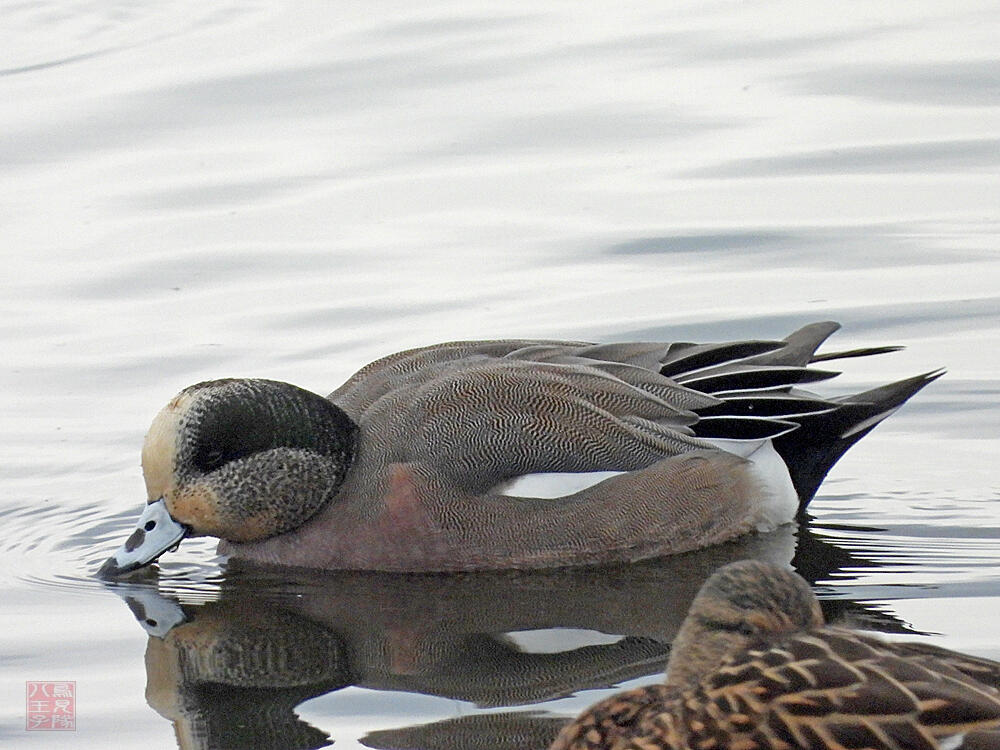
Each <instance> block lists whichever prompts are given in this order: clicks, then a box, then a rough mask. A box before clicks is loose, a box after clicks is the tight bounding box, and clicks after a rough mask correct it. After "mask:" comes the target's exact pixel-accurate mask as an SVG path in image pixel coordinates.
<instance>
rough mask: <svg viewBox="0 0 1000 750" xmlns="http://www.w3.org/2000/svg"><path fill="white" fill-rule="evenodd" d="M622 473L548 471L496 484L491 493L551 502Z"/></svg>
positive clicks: (622, 472)
mask: <svg viewBox="0 0 1000 750" xmlns="http://www.w3.org/2000/svg"><path fill="white" fill-rule="evenodd" d="M624 473H625V472H624V471H584V472H574V471H549V472H542V473H539V474H524V475H523V476H519V477H514V479H510V480H508V481H507V482H504V483H503V484H498V485H497V486H496V487H494V488H493V490H492V492H495V493H499V494H501V495H507V496H508V497H540V498H544V499H547V500H551V499H553V498H556V497H565V496H566V495H572V494H573V493H575V492H579V491H580V490H585V489H587V488H588V487H593V486H594V485H595V484H597V483H598V482H603V481H604V480H605V479H608V478H609V477H614V476H618V475H619V474H624Z"/></svg>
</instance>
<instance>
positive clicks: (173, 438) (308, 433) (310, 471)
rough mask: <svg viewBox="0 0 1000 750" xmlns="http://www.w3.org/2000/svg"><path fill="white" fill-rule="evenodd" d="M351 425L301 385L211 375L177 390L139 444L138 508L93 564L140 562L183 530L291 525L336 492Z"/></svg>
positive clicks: (246, 534) (244, 530)
mask: <svg viewBox="0 0 1000 750" xmlns="http://www.w3.org/2000/svg"><path fill="white" fill-rule="evenodd" d="M356 432H357V425H355V424H354V422H353V421H351V419H350V417H348V416H347V415H346V414H345V413H344V412H343V411H342V410H341V409H339V408H338V407H337V406H335V405H334V404H332V403H331V402H329V401H327V400H326V399H325V398H323V397H321V396H318V395H316V394H315V393H311V392H309V391H306V390H303V389H301V388H297V387H296V386H293V385H289V384H288V383H281V382H278V381H273V380H243V379H239V380H237V379H232V380H212V381H208V382H205V383H198V384H197V385H193V386H190V387H189V388H185V389H184V390H183V391H181V392H180V393H179V394H178V395H177V396H175V397H174V398H173V399H172V400H171V401H170V403H168V404H167V405H166V406H165V407H164V408H163V410H162V411H160V413H159V414H157V415H156V418H155V419H154V420H153V424H152V426H151V427H150V428H149V433H148V434H147V435H146V441H145V443H144V444H143V447H142V474H143V478H144V479H145V481H146V493H147V498H148V499H147V503H148V504H147V505H146V508H145V510H144V511H143V513H142V515H141V516H140V518H139V523H138V525H137V527H136V529H135V531H134V532H133V533H132V535H131V536H130V537H129V538H128V539H127V540H126V541H125V543H124V544H123V545H122V546H121V547H120V548H119V549H118V551H117V552H116V553H115V554H114V555H113V556H112V557H110V558H109V559H108V561H107V562H105V563H104V565H103V566H102V567H101V569H100V571H99V575H101V576H105V577H107V576H113V575H116V574H118V573H124V572H127V571H130V570H135V569H137V568H141V567H142V566H144V565H148V564H149V563H151V562H153V560H155V559H156V558H157V557H159V556H160V555H161V554H163V552H165V551H166V550H168V549H171V548H173V547H175V546H176V545H177V544H179V543H180V541H181V540H182V539H183V538H184V537H185V536H215V537H219V538H221V539H227V540H229V541H232V542H248V541H253V540H257V539H265V538H267V537H270V536H275V535H277V534H282V533H284V532H286V531H290V530H292V529H295V528H297V527H299V526H300V525H301V524H303V523H304V522H305V521H307V520H308V519H309V518H310V517H312V516H313V515H314V514H315V513H316V512H317V511H318V510H319V509H320V508H322V507H323V506H324V505H325V504H326V503H327V502H329V501H330V499H331V498H332V497H333V496H334V495H335V494H336V492H337V489H338V488H339V487H340V485H341V483H342V482H343V481H344V477H345V475H346V473H347V470H348V468H349V467H350V463H351V459H352V457H353V455H354V444H355V435H356Z"/></svg>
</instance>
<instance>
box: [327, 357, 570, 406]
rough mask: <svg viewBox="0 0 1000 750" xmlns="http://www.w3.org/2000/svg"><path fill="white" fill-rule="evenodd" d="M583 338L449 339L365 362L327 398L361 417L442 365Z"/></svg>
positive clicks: (433, 373) (434, 375)
mask: <svg viewBox="0 0 1000 750" xmlns="http://www.w3.org/2000/svg"><path fill="white" fill-rule="evenodd" d="M587 345H588V344H586V343H583V342H577V343H574V342H560V341H536V340H532V339H504V340H497V341H449V342H447V343H444V344H434V345H432V346H423V347H419V348H417V349H407V350H405V351H402V352H397V353H395V354H390V355H388V356H387V357H382V358H381V359H377V360H375V361H374V362H372V363H370V364H368V365H365V366H364V367H362V368H361V369H360V370H358V371H357V372H356V373H354V375H352V376H351V377H350V378H349V379H348V380H347V382H346V383H344V384H343V385H342V386H340V387H339V388H338V389H337V390H335V391H334V392H333V393H331V394H330V395H329V396H328V397H327V398H329V399H330V400H331V401H333V402H334V403H336V404H337V405H338V406H340V408H342V409H343V410H344V411H346V412H347V413H348V414H350V415H351V416H352V417H354V418H355V419H357V418H358V417H359V415H361V414H363V413H364V411H365V410H366V409H367V408H368V407H370V406H371V405H372V404H373V403H375V402H376V401H377V400H378V399H380V398H382V397H383V396H384V395H386V394H387V393H391V392H392V391H394V390H396V389H398V388H400V387H404V386H409V385H412V384H414V383H419V382H422V381H424V380H427V379H433V378H435V377H437V375H438V373H439V371H440V366H441V365H446V364H448V363H459V365H460V364H461V362H462V361H463V360H471V361H476V360H479V359H482V358H484V357H490V358H494V357H503V356H504V355H506V354H509V353H510V352H513V351H516V350H518V349H524V348H526V347H527V348H531V347H535V346H546V347H548V346H557V347H564V348H567V349H574V348H579V347H582V346H587Z"/></svg>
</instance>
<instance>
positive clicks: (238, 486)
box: [100, 323, 941, 576]
mask: <svg viewBox="0 0 1000 750" xmlns="http://www.w3.org/2000/svg"><path fill="white" fill-rule="evenodd" d="M837 328H839V326H838V324H836V323H814V324H812V325H808V326H806V327H804V328H802V329H800V330H798V331H796V332H795V333H792V334H791V335H790V336H788V337H787V338H786V339H784V340H782V341H734V342H727V343H715V344H692V343H673V344H662V343H617V344H591V343H585V342H565V341H534V340H505V341H460V342H453V343H447V344H439V345H436V346H429V347H425V348H420V349H412V350H408V351H404V352H401V353H398V354H393V355H391V356H388V357H385V358H383V359H380V360H377V361H376V362H373V363H372V364H369V365H368V366H366V367H364V368H363V369H362V370H360V371H359V372H358V373H356V374H355V375H354V376H352V377H351V378H350V379H349V380H348V381H347V382H346V383H345V384H344V385H343V386H341V387H340V388H338V389H337V390H336V391H334V392H333V393H332V394H330V396H329V397H327V398H323V397H322V396H319V395H317V394H315V393H311V392H309V391H306V390H303V389H301V388H298V387H296V386H293V385H289V384H287V383H282V382H277V381H271V380H256V379H225V380H213V381H209V382H204V383H198V384H196V385H193V386H190V387H188V388H185V389H184V390H183V391H181V392H180V394H178V395H177V396H176V397H174V398H173V399H172V400H171V401H170V402H169V403H168V404H167V405H166V407H164V409H163V410H162V411H161V412H160V413H159V414H158V415H157V416H156V418H155V419H154V420H153V423H152V426H151V427H150V429H149V432H148V434H147V435H146V439H145V442H144V444H143V448H142V470H143V477H144V479H145V483H146V490H147V496H148V504H147V505H146V507H145V509H144V511H143V512H142V514H141V515H140V518H139V522H138V525H137V527H136V530H135V531H134V532H133V534H132V535H131V536H130V537H129V538H128V539H127V540H126V542H125V543H124V544H123V545H122V546H121V548H120V549H119V550H118V551H117V552H116V553H115V554H114V555H113V556H112V557H111V558H110V559H109V560H108V561H107V562H106V563H105V564H104V566H103V567H102V568H101V571H100V574H101V575H104V576H110V575H116V574H118V573H122V572H127V571H130V570H134V569H136V568H139V567H142V566H144V565H147V564H149V563H150V562H152V561H153V560H155V559H156V558H157V557H158V556H159V555H160V554H162V553H163V552H164V551H165V550H168V549H172V548H173V547H175V546H176V545H177V544H179V543H180V541H181V540H182V539H183V538H184V537H185V536H202V535H209V536H215V537H218V538H220V539H221V540H222V542H221V543H220V546H219V551H220V553H222V554H227V555H230V556H233V557H238V558H245V559H249V560H254V561H259V562H264V563H275V564H284V565H296V566H305V567H313V568H327V569H368V570H386V571H446V570H474V569H487V568H536V567H552V566H568V565H586V564H596V563H606V562H616V561H621V562H625V561H634V560H639V559H642V558H648V557H653V556H662V555H667V554H674V553H679V552H685V551H688V550H692V549H696V548H699V547H705V546H709V545H713V544H718V543H720V542H724V541H727V540H729V539H732V538H735V537H737V536H740V535H742V534H745V533H747V532H750V531H753V530H770V529H773V528H775V527H776V526H778V525H780V524H782V523H786V522H788V521H791V520H792V519H793V518H794V517H795V516H796V514H797V513H798V512H799V511H801V510H802V509H803V508H804V507H805V505H806V503H808V502H809V500H810V498H812V496H813V494H814V493H815V492H816V489H817V488H818V486H819V484H820V482H821V481H822V480H823V477H824V476H825V475H826V473H827V471H828V470H829V469H830V467H831V466H832V465H833V464H834V462H836V461H837V459H838V458H839V457H840V456H841V455H842V454H843V453H844V451H846V450H847V449H848V448H849V447H850V446H851V445H852V444H853V443H854V442H856V441H857V440H859V439H860V438H861V437H862V436H863V435H865V434H866V433H867V432H868V431H869V430H871V429H872V428H873V427H874V426H875V425H876V424H877V423H878V422H879V421H881V420H882V419H884V418H885V417H886V416H888V415H889V414H890V413H891V412H893V411H894V410H895V409H896V408H897V407H898V406H900V405H901V404H902V403H903V402H904V401H906V400H907V399H908V398H909V397H910V396H912V395H913V394H914V393H916V392H917V391H918V390H920V389H921V388H922V387H924V386H925V385H926V384H927V383H929V382H930V381H931V380H933V379H935V378H936V377H938V376H939V375H940V374H941V373H940V372H931V373H926V374H924V375H918V376H916V377H913V378H909V379H907V380H902V381H899V382H896V383H892V384H889V385H885V386H881V387H879V388H875V389H873V390H870V391H866V392H864V393H859V394H856V395H853V396H847V397H841V398H836V399H823V398H820V397H819V396H816V395H814V394H812V393H809V392H806V391H803V390H801V389H800V387H801V386H802V385H803V384H807V383H811V382H815V381H819V380H823V379H826V378H830V377H833V376H834V375H836V374H837V373H835V372H830V371H826V370H821V369H816V368H813V367H811V366H809V365H811V364H814V363H817V362H825V361H828V360H832V359H836V358H846V357H858V356H863V355H869V354H876V353H881V352H885V351H892V350H894V349H895V347H879V348H868V349H855V350H851V351H845V352H838V353H833V354H823V355H817V354H816V353H815V352H816V349H817V348H818V347H819V345H820V344H821V343H822V342H823V341H824V340H825V339H826V338H827V337H828V336H829V335H830V334H831V333H833V332H834V331H835V330H836V329H837Z"/></svg>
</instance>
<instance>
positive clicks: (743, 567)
mask: <svg viewBox="0 0 1000 750" xmlns="http://www.w3.org/2000/svg"><path fill="white" fill-rule="evenodd" d="M822 625H823V612H822V610H821V609H820V606H819V600H817V599H816V595H815V594H814V593H813V591H812V589H811V588H810V587H809V584H807V583H806V582H805V581H804V580H803V579H802V578H800V577H799V576H798V575H796V574H795V573H794V572H792V571H790V570H787V569H785V568H780V567H778V566H777V565H773V564H771V563H765V562H760V561H757V560H741V561H740V562H734V563H730V564H729V565H725V566H723V567H722V568H720V569H719V570H717V571H716V572H715V573H713V574H712V576H711V577H710V578H709V579H708V580H707V581H705V583H704V584H703V585H702V587H701V590H700V591H699V592H698V595H697V596H696V597H695V599H694V601H693V602H692V603H691V609H690V610H689V611H688V614H687V617H686V618H685V619H684V624H683V625H681V629H680V631H679V632H678V633H677V638H676V640H675V641H674V645H673V649H672V651H671V656H670V662H669V664H668V665H667V678H666V681H667V683H668V684H671V685H678V686H686V685H690V684H692V683H694V682H697V681H698V680H699V679H700V678H701V677H703V676H704V675H705V674H706V673H708V672H710V671H711V670H713V669H715V668H716V667H718V666H720V665H721V664H722V662H723V661H725V659H726V658H727V657H728V656H731V655H733V654H736V653H739V652H740V651H742V650H744V649H746V648H747V647H749V646H751V645H752V644H754V643H760V642H767V641H769V640H772V639H775V638H778V637H780V636H781V635H782V634H786V633H795V632H798V631H801V630H808V629H810V628H816V627H820V626H822Z"/></svg>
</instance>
